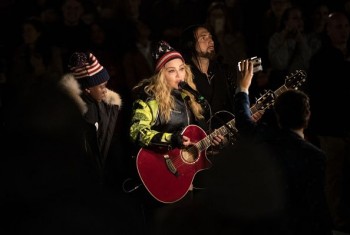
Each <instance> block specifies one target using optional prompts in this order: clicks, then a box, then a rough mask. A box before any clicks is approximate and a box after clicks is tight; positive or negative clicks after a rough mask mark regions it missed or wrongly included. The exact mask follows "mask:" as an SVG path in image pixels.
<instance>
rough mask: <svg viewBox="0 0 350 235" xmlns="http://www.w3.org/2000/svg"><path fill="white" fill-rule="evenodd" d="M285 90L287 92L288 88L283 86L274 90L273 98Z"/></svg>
mask: <svg viewBox="0 0 350 235" xmlns="http://www.w3.org/2000/svg"><path fill="white" fill-rule="evenodd" d="M286 90H288V87H287V86H285V85H283V86H281V87H280V88H278V89H277V90H275V91H274V92H273V94H274V95H275V97H277V96H280V95H281V94H282V93H283V92H285V91H286Z"/></svg>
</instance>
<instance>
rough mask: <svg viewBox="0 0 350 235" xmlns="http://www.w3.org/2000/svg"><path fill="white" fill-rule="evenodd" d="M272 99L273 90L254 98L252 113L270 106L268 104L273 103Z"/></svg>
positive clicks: (273, 99) (273, 98)
mask: <svg viewBox="0 0 350 235" xmlns="http://www.w3.org/2000/svg"><path fill="white" fill-rule="evenodd" d="M274 101H275V97H274V93H273V91H271V90H268V91H266V92H265V93H264V94H263V95H262V96H261V97H260V98H259V99H257V100H256V102H255V105H254V106H253V107H254V109H255V110H252V111H253V113H255V112H256V111H259V110H261V111H262V110H265V109H268V108H270V106H272V105H273V103H274ZM253 107H252V108H253ZM252 108H251V109H252Z"/></svg>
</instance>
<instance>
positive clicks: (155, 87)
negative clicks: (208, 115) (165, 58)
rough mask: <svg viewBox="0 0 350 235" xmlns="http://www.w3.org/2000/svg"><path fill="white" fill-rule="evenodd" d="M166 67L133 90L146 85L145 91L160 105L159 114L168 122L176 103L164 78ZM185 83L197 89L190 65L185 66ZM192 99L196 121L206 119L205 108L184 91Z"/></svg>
mask: <svg viewBox="0 0 350 235" xmlns="http://www.w3.org/2000/svg"><path fill="white" fill-rule="evenodd" d="M163 71H164V67H163V68H161V70H160V71H159V72H158V73H156V74H154V75H153V76H152V77H150V78H148V79H144V80H142V81H141V82H140V83H139V84H138V85H136V86H135V87H134V88H133V89H134V90H135V89H136V88H138V87H142V86H143V85H145V84H147V85H145V88H144V91H145V92H146V94H147V95H149V96H152V97H154V98H155V100H156V101H157V103H158V106H159V113H160V115H161V116H162V117H163V118H164V119H165V121H166V122H168V121H169V120H170V114H171V110H173V109H174V106H175V102H174V97H173V96H172V95H171V90H172V88H171V87H170V86H169V85H168V83H167V81H166V79H165V76H164V72H163ZM185 71H186V75H185V82H187V83H188V85H189V86H191V87H192V88H193V89H197V88H196V85H195V84H194V82H193V74H192V72H191V68H190V66H189V65H188V64H185ZM183 92H184V93H186V94H187V95H188V96H189V97H190V102H189V105H190V108H191V110H192V112H193V114H194V115H195V117H196V119H204V116H203V108H202V106H201V105H200V104H199V103H198V102H196V100H195V98H194V96H193V95H192V94H191V93H189V92H187V91H185V90H183Z"/></svg>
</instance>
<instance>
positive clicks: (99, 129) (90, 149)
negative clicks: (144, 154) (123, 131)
mask: <svg viewBox="0 0 350 235" xmlns="http://www.w3.org/2000/svg"><path fill="white" fill-rule="evenodd" d="M60 85H61V86H62V88H63V90H64V91H66V92H67V93H68V94H69V95H70V96H71V97H72V98H73V99H74V100H75V102H76V104H77V105H78V106H79V108H80V110H81V113H82V115H83V118H84V120H85V121H86V125H85V135H84V136H85V150H86V153H87V154H88V155H90V156H91V157H92V159H93V161H94V162H95V164H97V167H98V169H99V170H102V169H103V168H104V163H105V161H106V158H107V156H108V151H109V147H110V144H111V141H112V138H113V135H114V132H115V126H116V122H117V118H118V114H119V111H120V108H121V105H122V100H121V98H120V96H119V94H117V93H116V92H114V91H111V90H109V89H107V94H106V98H105V99H104V100H103V101H102V102H96V101H95V100H93V99H92V98H91V97H89V96H87V95H86V94H84V93H83V92H82V91H81V90H80V87H79V84H78V82H77V81H76V80H75V78H74V77H73V75H71V74H68V75H65V76H64V77H63V79H62V80H61V81H60Z"/></svg>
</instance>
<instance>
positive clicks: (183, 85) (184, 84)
mask: <svg viewBox="0 0 350 235" xmlns="http://www.w3.org/2000/svg"><path fill="white" fill-rule="evenodd" d="M179 87H180V88H181V89H183V90H186V91H188V92H189V93H191V94H192V95H193V96H194V98H195V99H196V100H197V102H204V101H205V98H204V96H202V95H201V94H199V92H198V91H196V90H194V89H193V88H192V87H190V85H188V83H187V82H185V81H181V82H179Z"/></svg>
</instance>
